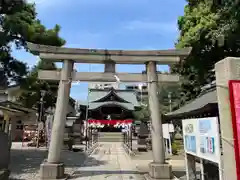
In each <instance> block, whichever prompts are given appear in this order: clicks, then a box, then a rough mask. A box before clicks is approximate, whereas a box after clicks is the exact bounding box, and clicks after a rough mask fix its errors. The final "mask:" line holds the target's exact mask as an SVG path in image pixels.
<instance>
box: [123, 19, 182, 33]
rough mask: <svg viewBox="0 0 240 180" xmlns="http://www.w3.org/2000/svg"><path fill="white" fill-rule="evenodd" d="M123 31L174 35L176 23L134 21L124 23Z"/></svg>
mask: <svg viewBox="0 0 240 180" xmlns="http://www.w3.org/2000/svg"><path fill="white" fill-rule="evenodd" d="M123 27H124V29H126V30H130V31H135V30H145V31H154V32H159V33H163V32H164V33H169V32H170V33H175V32H177V31H178V29H177V23H176V22H154V21H142V20H135V21H131V22H128V23H126V24H125V25H124V26H123Z"/></svg>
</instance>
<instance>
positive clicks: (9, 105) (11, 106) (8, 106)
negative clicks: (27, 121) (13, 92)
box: [0, 101, 37, 113]
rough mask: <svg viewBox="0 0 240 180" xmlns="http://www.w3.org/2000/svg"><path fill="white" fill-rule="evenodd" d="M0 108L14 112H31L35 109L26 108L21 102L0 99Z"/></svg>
mask: <svg viewBox="0 0 240 180" xmlns="http://www.w3.org/2000/svg"><path fill="white" fill-rule="evenodd" d="M0 110H5V111H9V112H15V113H19V112H23V113H31V112H36V111H37V110H36V109H33V108H27V107H24V106H23V105H21V104H18V103H15V102H11V101H1V102H0Z"/></svg>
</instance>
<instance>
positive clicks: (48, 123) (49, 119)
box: [45, 115, 53, 147]
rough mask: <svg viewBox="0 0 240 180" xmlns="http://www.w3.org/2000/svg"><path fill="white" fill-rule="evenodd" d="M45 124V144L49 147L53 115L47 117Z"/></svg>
mask: <svg viewBox="0 0 240 180" xmlns="http://www.w3.org/2000/svg"><path fill="white" fill-rule="evenodd" d="M45 123H46V135H47V142H48V147H49V145H50V141H51V134H52V125H53V115H47V119H46V122H45Z"/></svg>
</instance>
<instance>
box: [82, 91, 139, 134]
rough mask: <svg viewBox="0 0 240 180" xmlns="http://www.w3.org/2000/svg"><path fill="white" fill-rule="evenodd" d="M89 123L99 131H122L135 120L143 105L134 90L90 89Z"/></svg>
mask: <svg viewBox="0 0 240 180" xmlns="http://www.w3.org/2000/svg"><path fill="white" fill-rule="evenodd" d="M88 99H89V101H88V109H87V111H88V113H87V115H88V116H87V118H86V119H88V125H89V126H91V127H94V128H97V129H98V131H99V132H122V129H124V128H127V126H130V125H131V124H132V122H133V120H134V115H133V111H138V110H140V109H141V106H140V104H139V102H138V100H137V95H136V93H135V91H134V90H122V89H114V88H110V89H89V93H88Z"/></svg>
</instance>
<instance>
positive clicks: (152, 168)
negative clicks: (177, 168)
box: [148, 162, 173, 180]
mask: <svg viewBox="0 0 240 180" xmlns="http://www.w3.org/2000/svg"><path fill="white" fill-rule="evenodd" d="M148 177H149V180H171V179H172V178H173V177H172V166H171V165H170V164H158V163H154V162H151V163H149V174H148Z"/></svg>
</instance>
